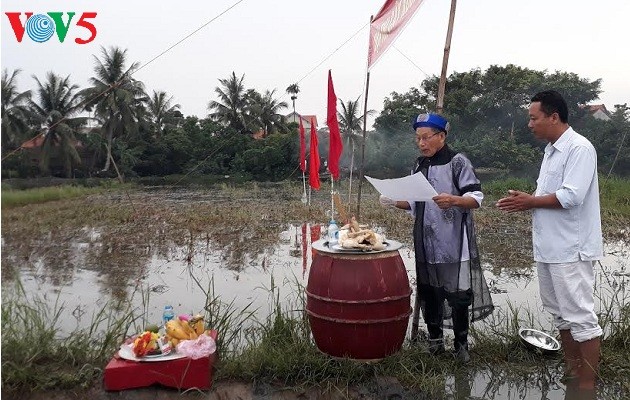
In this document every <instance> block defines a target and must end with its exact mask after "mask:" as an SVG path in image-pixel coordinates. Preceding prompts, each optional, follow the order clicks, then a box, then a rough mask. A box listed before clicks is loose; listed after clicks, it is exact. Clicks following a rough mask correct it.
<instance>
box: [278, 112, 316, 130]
mask: <svg viewBox="0 0 630 400" xmlns="http://www.w3.org/2000/svg"><path fill="white" fill-rule="evenodd" d="M294 115H297V116H298V117H299V118H301V119H302V123H308V124H309V125H310V123H311V119H315V127H316V128H317V127H318V126H319V124H318V123H317V116H316V115H307V114H304V115H301V114H298V113H294V112H292V113H290V114H287V116H286V117H285V118H286V119H287V121H288V120H290V119H293V116H294Z"/></svg>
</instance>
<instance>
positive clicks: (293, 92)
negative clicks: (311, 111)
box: [287, 82, 300, 115]
mask: <svg viewBox="0 0 630 400" xmlns="http://www.w3.org/2000/svg"><path fill="white" fill-rule="evenodd" d="M287 93H288V94H290V95H291V101H292V102H293V114H294V115H295V100H297V94H298V93H300V87H299V86H298V84H297V82H296V83H292V84H290V85H289V86H288V87H287Z"/></svg>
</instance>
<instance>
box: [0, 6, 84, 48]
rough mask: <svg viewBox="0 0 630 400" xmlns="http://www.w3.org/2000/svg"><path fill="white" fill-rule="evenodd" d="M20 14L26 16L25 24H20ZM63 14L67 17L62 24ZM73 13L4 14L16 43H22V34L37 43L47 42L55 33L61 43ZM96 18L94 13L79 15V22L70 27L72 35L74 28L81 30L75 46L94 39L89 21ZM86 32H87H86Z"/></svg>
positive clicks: (28, 12)
mask: <svg viewBox="0 0 630 400" xmlns="http://www.w3.org/2000/svg"><path fill="white" fill-rule="evenodd" d="M22 14H24V15H26V19H25V22H24V23H22V18H21V16H22ZM64 14H66V15H67V17H66V21H65V22H64ZM75 14H76V13H75V12H73V11H69V12H67V13H63V12H47V13H46V14H35V15H33V12H32V11H27V12H25V13H21V12H5V15H6V16H7V17H8V18H9V22H10V23H11V28H12V29H13V33H14V34H15V38H16V39H17V41H18V43H21V42H22V39H23V38H24V32H26V34H27V35H28V37H29V38H31V40H32V41H34V42H37V43H43V42H47V41H48V39H50V38H51V37H52V35H53V34H54V33H55V32H56V33H57V37H58V38H59V42H61V43H63V42H64V40H66V36H67V35H68V31H69V30H70V27H71V25H72V20H73V18H74V16H75ZM93 18H96V13H95V12H84V13H83V14H81V17H80V18H79V20H78V21H77V22H76V23H75V24H74V25H75V27H72V31H73V34H74V32H75V31H77V29H76V28H81V32H80V33H78V32H77V34H76V36H75V39H74V42H75V43H77V44H86V43H90V42H91V41H92V40H94V38H95V37H96V27H95V26H94V24H93V23H92V22H90V21H89V20H90V19H93ZM86 31H87V32H86Z"/></svg>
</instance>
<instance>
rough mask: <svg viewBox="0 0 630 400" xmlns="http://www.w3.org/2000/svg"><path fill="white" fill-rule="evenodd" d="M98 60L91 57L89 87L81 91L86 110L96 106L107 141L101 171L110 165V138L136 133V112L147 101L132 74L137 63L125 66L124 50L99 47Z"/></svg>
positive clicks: (138, 82) (137, 115) (137, 116)
mask: <svg viewBox="0 0 630 400" xmlns="http://www.w3.org/2000/svg"><path fill="white" fill-rule="evenodd" d="M101 57H102V58H101V59H99V58H98V57H97V56H94V60H95V66H94V73H95V74H96V76H94V77H92V78H90V83H91V84H92V87H90V88H88V89H85V90H84V91H83V92H82V94H83V96H84V97H85V100H86V104H87V105H86V109H87V110H88V111H90V110H91V109H92V108H94V109H95V113H96V115H97V117H98V118H99V119H100V120H102V121H103V126H102V132H103V135H104V136H105V138H106V140H107V144H106V147H107V156H106V157H107V159H106V160H105V166H104V167H103V171H108V170H109V168H110V160H111V157H112V156H111V151H112V140H113V139H114V137H115V136H123V135H128V134H130V133H134V132H137V129H138V120H139V115H141V113H142V111H143V109H144V103H145V102H146V101H147V100H148V98H147V96H146V94H145V92H144V85H143V83H142V82H140V81H138V80H136V79H134V78H133V77H132V75H133V73H134V72H135V71H136V70H137V69H138V67H139V63H132V64H131V66H130V67H129V68H127V69H125V68H126V67H125V64H126V62H127V50H122V49H120V48H118V47H111V48H110V49H109V50H107V49H106V48H104V47H101Z"/></svg>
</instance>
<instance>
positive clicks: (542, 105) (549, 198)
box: [497, 91, 603, 390]
mask: <svg viewBox="0 0 630 400" xmlns="http://www.w3.org/2000/svg"><path fill="white" fill-rule="evenodd" d="M528 126H529V128H530V129H531V130H532V132H533V133H534V136H535V137H536V138H538V139H542V140H545V141H547V142H548V144H547V147H546V148H545V155H544V158H543V161H542V164H541V167H540V174H539V176H538V180H537V185H536V192H535V193H534V194H533V195H530V194H528V193H523V192H520V191H516V190H510V191H508V196H507V197H504V198H502V199H500V200H499V201H498V202H497V206H498V207H499V208H500V209H501V210H504V211H507V212H517V211H524V210H532V238H533V245H534V260H535V261H536V265H537V269H538V280H539V286H540V296H541V300H542V303H543V306H544V307H545V309H547V310H548V311H549V312H551V314H552V315H553V317H554V322H555V324H556V326H557V327H558V330H559V331H560V338H561V341H562V346H563V348H564V359H565V363H566V374H567V376H572V375H573V374H575V373H577V378H578V386H579V388H580V389H586V390H593V389H594V388H595V380H596V377H597V366H598V364H599V347H600V336H601V335H602V329H601V327H600V326H599V324H598V321H597V315H596V314H595V311H594V299H593V286H594V283H595V276H594V263H595V261H596V260H599V259H601V258H602V255H603V243H602V231H601V220H600V207H599V185H598V179H597V154H596V152H595V148H594V147H593V145H592V144H591V143H590V142H589V141H588V139H586V138H585V137H584V136H582V135H580V134H578V133H577V132H575V131H574V130H573V129H572V128H571V127H570V126H569V123H568V107H567V104H566V102H565V101H564V99H563V98H562V96H561V95H560V94H559V93H558V92H556V91H544V92H540V93H538V94H536V95H535V96H534V97H533V98H532V100H531V105H530V106H529V125H528Z"/></svg>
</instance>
